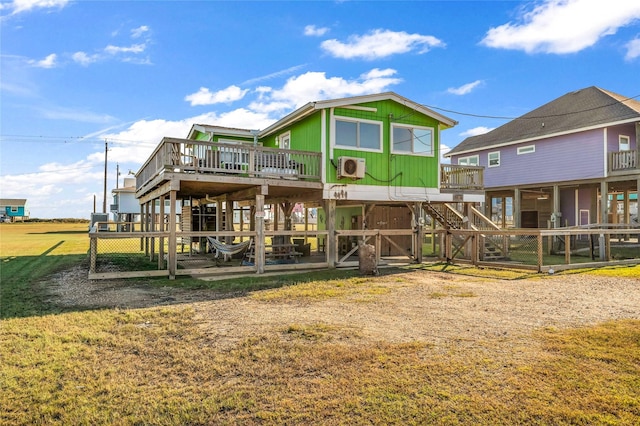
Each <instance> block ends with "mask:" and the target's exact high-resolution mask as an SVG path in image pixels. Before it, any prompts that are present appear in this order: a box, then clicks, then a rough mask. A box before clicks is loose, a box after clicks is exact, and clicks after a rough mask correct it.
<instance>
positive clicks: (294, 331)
mask: <svg viewBox="0 0 640 426" xmlns="http://www.w3.org/2000/svg"><path fill="white" fill-rule="evenodd" d="M0 235H1V237H0V238H1V241H0V257H1V259H2V263H1V265H2V269H1V271H0V272H1V277H0V278H1V283H2V286H1V289H2V293H1V297H2V299H0V301H1V305H0V308H1V309H2V315H1V318H2V319H1V323H0V325H1V330H2V333H1V334H0V360H1V362H0V390H1V392H0V407H2V409H1V410H0V424H7V425H14V424H15V425H32V424H60V425H70V424H73V425H76V424H87V425H89V424H90V425H96V424H109V425H112V424H118V425H136V424H154V425H165V424H166V425H187V424H193V425H196V424H249V425H251V424H256V425H257V424H260V425H264V424H269V425H271V424H274V425H275V424H277V425H280V424H349V425H351V424H368V425H369V424H402V425H412V424H415V425H423V424H453V425H455V424H464V425H467V424H474V425H475V424H480V425H495V424H539V425H563V424H564V425H577V424H584V425H600V424H617V425H636V424H640V391H639V389H640V321H638V320H624V321H615V322H607V323H604V324H600V325H596V326H592V327H584V328H577V329H569V330H555V329H541V330H539V331H538V332H536V333H535V335H534V336H532V338H533V339H534V340H535V342H536V345H539V346H540V349H539V353H537V355H536V356H534V357H532V358H530V359H526V360H525V359H519V358H518V357H514V356H513V354H510V353H500V352H492V351H490V350H469V349H468V348H466V349H465V348H462V347H455V346H452V347H450V348H449V350H447V351H442V350H435V348H433V347H431V346H430V345H428V344H425V343H421V342H417V341H416V342H412V343H402V344H392V343H386V342H377V343H371V344H361V345H346V344H343V343H340V342H339V341H336V340H335V339H334V338H333V337H334V336H335V335H336V334H345V333H349V332H350V331H349V330H348V329H344V330H338V329H336V328H335V327H334V326H329V325H326V324H322V323H319V324H303V323H301V324H292V325H290V326H289V327H287V328H285V329H282V330H280V332H279V333H277V334H272V335H248V336H244V337H242V339H241V340H240V343H238V344H236V345H233V346H230V347H221V346H218V345H217V344H216V342H212V341H211V340H210V338H209V337H208V335H207V333H206V330H204V329H203V328H202V327H201V326H199V324H198V321H197V318H196V316H195V313H194V310H193V309H192V308H191V307H189V306H183V305H174V306H164V307H157V308H146V309H125V310H122V309H103V310H90V311H80V310H70V311H64V312H62V311H60V310H58V309H57V308H56V307H55V306H51V305H48V304H47V298H46V285H47V277H48V276H49V275H50V274H51V273H53V272H55V271H58V270H60V269H61V268H66V267H69V266H71V265H74V264H77V263H78V262H86V256H87V255H86V252H87V248H88V237H87V235H86V225H69V224H44V225H43V224H0ZM430 267H431V268H434V270H438V271H442V270H445V269H446V270H448V271H449V272H451V273H464V274H470V275H472V274H474V270H475V269H474V268H469V267H446V266H443V265H434V266H425V269H428V268H430ZM616 271H618V272H616ZM620 271H624V273H625V274H629V276H634V275H635V276H638V275H640V268H639V267H632V268H629V267H626V268H622V269H619V268H607V269H601V270H597V271H593V273H600V274H614V275H615V274H616V273H621V272H620ZM476 272H478V273H482V275H483V276H485V277H487V278H491V277H492V276H493V277H495V276H500V274H504V277H505V279H520V278H522V277H523V276H521V275H518V274H523V273H522V272H512V273H509V272H508V271H494V272H491V271H488V270H481V271H479V270H476ZM574 273H575V272H574ZM337 274H343V275H337ZM336 277H339V278H338V279H339V285H333V286H327V285H326V282H327V281H326V280H327V279H331V278H333V279H336ZM300 281H306V284H305V285H299V286H296V285H294V284H296V283H297V282H300ZM149 283H151V284H152V285H158V286H161V285H169V284H171V285H175V286H179V287H183V288H187V289H189V288H199V289H201V288H212V287H215V288H217V289H218V290H220V291H229V292H237V291H238V289H244V290H246V291H253V290H255V289H261V288H268V287H280V286H282V288H281V289H278V288H276V289H274V290H270V291H269V292H265V293H263V294H261V297H262V298H263V300H264V301H265V302H266V303H268V302H269V300H270V298H279V300H291V301H296V303H305V302H304V301H305V300H307V301H309V302H308V303H311V301H313V300H317V299H321V300H337V301H339V300H343V299H345V298H348V296H349V295H350V294H357V295H363V294H364V295H366V296H367V297H366V298H361V300H363V301H361V302H358V303H376V301H377V300H379V299H377V298H379V297H384V296H385V295H386V294H387V290H386V289H385V288H382V287H381V286H379V285H378V284H377V279H376V278H363V277H356V276H353V274H352V273H344V272H336V273H334V275H331V274H328V273H324V275H323V274H320V273H318V274H315V273H314V274H305V275H302V276H301V275H292V276H288V277H285V276H282V277H277V278H269V279H266V278H262V279H260V278H251V279H245V280H241V281H237V282H235V281H234V280H228V281H226V282H224V281H222V282H207V283H205V282H203V281H200V280H193V279H188V278H185V279H184V280H175V281H172V282H169V281H168V280H166V279H159V280H149ZM105 285H108V283H106V282H105ZM425 320H427V319H425Z"/></svg>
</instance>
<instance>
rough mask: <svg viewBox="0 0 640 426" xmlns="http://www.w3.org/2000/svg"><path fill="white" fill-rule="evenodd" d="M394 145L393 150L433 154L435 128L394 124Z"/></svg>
mask: <svg viewBox="0 0 640 426" xmlns="http://www.w3.org/2000/svg"><path fill="white" fill-rule="evenodd" d="M392 146H393V152H403V153H411V154H419V155H433V151H434V149H433V129H430V128H428V127H414V126H401V125H397V124H394V125H393V130H392Z"/></svg>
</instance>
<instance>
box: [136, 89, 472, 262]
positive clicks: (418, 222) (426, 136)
mask: <svg viewBox="0 0 640 426" xmlns="http://www.w3.org/2000/svg"><path fill="white" fill-rule="evenodd" d="M456 124H457V123H456V121H454V120H452V119H450V118H448V117H445V116H444V115H441V114H439V113H437V112H435V111H433V110H431V109H429V108H426V107H425V106H423V105H420V104H418V103H416V102H413V101H411V100H409V99H407V98H404V97H402V96H399V95H398V94H396V93H393V92H385V93H380V94H374V95H364V96H356V97H351V98H343V99H334V100H323V101H316V102H310V103H307V104H306V105H303V106H302V107H300V108H298V109H297V110H295V111H294V112H292V113H290V114H288V115H286V116H285V117H283V118H281V119H280V120H278V121H276V122H275V123H273V124H272V125H271V126H269V127H267V128H266V129H237V128H229V127H222V126H216V125H210V124H195V125H193V126H192V128H191V130H190V132H189V134H188V136H187V138H185V139H179V138H164V139H163V140H162V141H161V143H160V144H159V145H158V147H157V148H156V149H155V151H154V152H153V154H152V155H151V156H150V157H149V159H147V161H146V162H145V163H144V165H143V166H142V168H141V169H140V171H139V172H138V173H137V174H136V198H138V200H139V202H140V204H141V217H143V218H145V217H150V216H151V214H150V212H152V211H155V210H153V207H151V206H153V205H164V203H163V202H162V200H163V199H166V198H169V199H170V200H175V201H177V204H178V206H180V205H182V209H181V210H180V211H172V212H163V213H164V214H166V215H167V216H168V217H169V220H180V222H181V223H180V224H179V226H177V228H179V230H180V231H182V232H192V233H196V232H200V233H202V235H204V233H205V232H208V233H210V234H211V233H218V234H219V235H218V236H217V238H221V237H224V238H225V239H226V240H233V238H231V237H233V236H238V235H239V234H238V233H237V232H236V233H235V234H232V235H230V233H231V232H232V231H237V230H241V231H243V232H244V230H245V229H246V228H247V227H248V228H249V231H248V232H249V233H250V236H251V238H253V239H255V240H256V241H255V244H254V249H255V250H257V252H258V255H257V260H256V268H257V272H263V271H264V270H265V269H264V267H265V265H266V264H265V263H264V256H265V254H267V253H266V252H265V247H266V246H267V245H268V242H269V239H268V238H266V237H269V236H270V235H267V234H274V233H275V232H276V231H282V232H281V233H284V236H285V237H286V239H287V240H290V239H291V237H294V236H296V235H295V231H296V229H294V227H292V226H291V214H292V212H293V211H294V208H296V206H300V205H304V206H305V208H313V209H314V211H317V228H316V229H315V230H316V231H318V234H317V235H313V236H311V235H310V234H309V233H308V232H307V229H306V228H305V233H304V234H303V235H302V237H304V241H305V242H306V241H308V240H309V239H313V241H314V242H315V243H316V244H314V245H315V247H314V248H317V249H318V251H320V250H322V253H323V255H324V256H325V257H324V262H322V263H324V265H326V266H328V267H333V266H335V265H339V264H341V263H343V261H345V259H346V258H348V257H349V256H350V255H353V254H354V252H356V251H357V246H358V243H359V242H362V241H367V238H368V237H366V236H365V235H364V233H363V234H362V235H360V236H355V235H354V234H353V232H354V231H367V230H375V229H384V230H388V235H386V236H385V238H383V239H378V242H377V249H378V255H381V254H382V255H390V256H391V255H401V256H409V257H410V258H412V259H417V258H420V256H421V255H420V253H419V250H420V247H421V246H422V244H421V243H419V242H418V241H415V240H414V239H412V238H413V236H412V234H411V230H412V229H413V228H415V227H416V226H422V225H424V224H425V223H427V222H429V218H431V219H434V218H435V219H436V220H437V221H440V222H441V223H443V221H444V222H446V223H444V224H445V225H446V226H449V225H448V224H450V223H451V221H449V220H448V219H447V214H448V213H447V212H446V211H445V209H444V208H442V207H436V206H449V205H450V203H455V204H456V205H458V206H464V205H473V204H475V203H480V202H483V201H484V191H483V179H482V176H483V168H482V167H475V166H461V165H450V164H441V162H440V158H441V142H440V141H441V138H440V134H441V132H442V131H443V130H446V129H449V128H451V127H453V126H455V125H456ZM174 204H176V203H173V202H170V203H169V204H168V205H170V206H173V205H174ZM265 206H277V209H276V211H280V212H281V214H282V215H284V218H285V219H284V227H283V229H277V226H278V220H276V221H274V225H273V229H270V228H269V223H265V222H267V220H268V218H265V213H264V212H265ZM447 208H450V207H447ZM145 209H147V210H145ZM438 209H439V210H438ZM464 209H465V208H464V207H462V210H463V211H464ZM245 216H246V217H247V221H248V222H249V223H240V224H238V221H237V220H236V217H240V218H243V217H245ZM458 216H459V218H462V214H459V215H458ZM176 217H178V219H176ZM240 221H241V222H242V219H240ZM165 222H166V221H165ZM432 222H433V221H432ZM154 226H155V225H153V224H151V225H149V226H147V228H149V227H151V228H153V227H154ZM169 229H173V226H172V225H171V224H170V225H169ZM394 230H395V231H394ZM194 235H195V234H194ZM207 236H208V234H207ZM273 236H274V237H275V235H273ZM241 237H244V235H242V236H241ZM272 239H273V238H272ZM298 240H299V239H298ZM369 242H371V240H370V241H369ZM305 252H306V250H305ZM170 254H171V250H170ZM340 256H342V257H340Z"/></svg>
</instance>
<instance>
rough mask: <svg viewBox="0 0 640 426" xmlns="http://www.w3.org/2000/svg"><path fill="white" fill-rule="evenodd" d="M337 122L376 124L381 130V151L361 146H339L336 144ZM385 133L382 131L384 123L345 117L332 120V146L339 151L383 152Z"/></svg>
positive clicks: (336, 116) (335, 116) (337, 116)
mask: <svg viewBox="0 0 640 426" xmlns="http://www.w3.org/2000/svg"><path fill="white" fill-rule="evenodd" d="M336 121H349V122H352V123H370V124H375V125H377V126H378V127H379V129H380V148H379V149H373V148H361V147H359V146H350V145H338V143H337V142H336ZM383 136H384V134H383V131H382V121H376V120H367V119H364V118H354V117H344V116H341V115H334V116H333V117H332V119H331V144H332V145H333V146H334V147H335V148H339V149H351V150H353V151H363V152H365V151H366V152H383V149H384V139H383Z"/></svg>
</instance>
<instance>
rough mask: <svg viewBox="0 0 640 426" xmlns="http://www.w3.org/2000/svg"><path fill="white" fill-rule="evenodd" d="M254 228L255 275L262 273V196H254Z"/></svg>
mask: <svg viewBox="0 0 640 426" xmlns="http://www.w3.org/2000/svg"><path fill="white" fill-rule="evenodd" d="M255 212H256V213H255V227H256V240H255V241H254V245H255V255H256V257H255V265H256V273H258V274H263V273H264V264H265V254H264V250H265V248H264V195H262V194H256V206H255Z"/></svg>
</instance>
